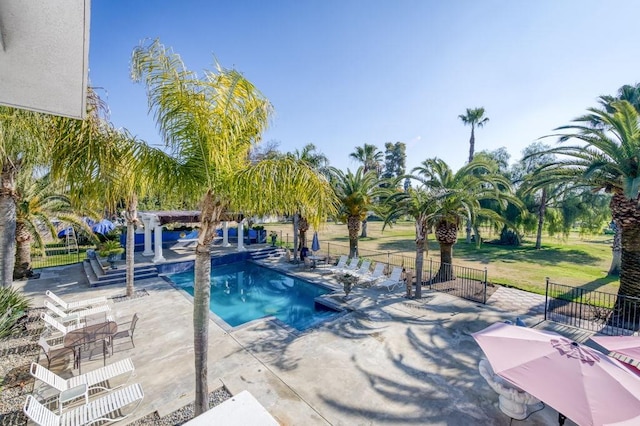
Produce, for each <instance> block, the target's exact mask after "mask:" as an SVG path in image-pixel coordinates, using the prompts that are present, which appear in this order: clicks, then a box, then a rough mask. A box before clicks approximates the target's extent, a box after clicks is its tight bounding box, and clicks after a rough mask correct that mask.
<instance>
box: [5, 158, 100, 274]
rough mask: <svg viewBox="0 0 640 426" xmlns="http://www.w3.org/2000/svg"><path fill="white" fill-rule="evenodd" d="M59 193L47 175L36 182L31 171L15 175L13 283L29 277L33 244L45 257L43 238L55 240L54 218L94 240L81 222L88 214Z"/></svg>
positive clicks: (56, 186)
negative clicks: (81, 231) (49, 237)
mask: <svg viewBox="0 0 640 426" xmlns="http://www.w3.org/2000/svg"><path fill="white" fill-rule="evenodd" d="M60 192H61V191H60V188H59V187H58V185H55V184H54V182H52V181H51V176H50V175H45V176H43V177H41V178H40V179H36V178H35V177H34V174H33V173H32V172H31V171H29V170H25V169H22V170H21V172H20V174H19V175H18V178H17V190H16V203H17V204H16V205H17V212H16V265H15V267H14V272H13V276H14V279H21V278H26V277H29V276H31V274H32V268H31V249H32V243H34V242H35V244H36V246H37V247H38V249H39V250H40V251H41V252H42V253H45V251H44V248H45V234H49V235H51V236H53V237H54V238H55V237H57V233H56V229H55V226H54V225H53V223H52V222H51V219H52V218H53V217H56V218H58V219H59V220H61V221H62V222H65V223H69V224H72V225H74V226H75V227H76V228H80V229H83V230H84V231H85V234H86V235H88V236H90V237H92V236H94V234H93V232H91V228H90V227H89V226H88V225H87V223H86V222H85V221H84V220H83V216H85V215H87V213H90V212H87V211H82V210H80V209H78V208H75V207H74V206H73V204H72V202H71V200H70V199H69V198H68V197H66V196H65V195H62V194H61V193H60ZM43 228H44V229H43Z"/></svg>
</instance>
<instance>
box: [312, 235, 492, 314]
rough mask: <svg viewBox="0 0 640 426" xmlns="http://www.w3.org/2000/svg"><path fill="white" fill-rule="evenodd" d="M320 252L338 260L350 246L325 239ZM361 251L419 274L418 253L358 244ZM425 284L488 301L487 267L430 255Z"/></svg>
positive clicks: (424, 271)
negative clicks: (447, 261)
mask: <svg viewBox="0 0 640 426" xmlns="http://www.w3.org/2000/svg"><path fill="white" fill-rule="evenodd" d="M320 253H321V254H322V255H324V256H327V258H328V259H329V260H330V261H331V260H334V261H335V260H336V259H337V258H339V257H340V256H342V255H348V254H349V246H345V245H342V244H336V243H325V244H322V245H321V249H320ZM358 254H359V257H360V258H361V259H368V260H370V261H371V262H376V263H378V262H383V263H385V264H386V265H387V269H388V270H390V269H391V268H392V267H393V266H399V267H402V268H403V269H404V270H405V271H412V272H413V274H412V275H413V277H414V278H415V271H416V258H415V256H405V255H403V254H398V253H392V252H389V251H387V252H383V251H377V250H366V249H361V248H358ZM422 285H423V288H428V289H431V290H436V291H441V292H446V293H449V294H452V295H454V296H457V297H461V298H463V299H468V300H472V301H474V302H479V303H486V302H487V270H486V268H485V269H484V270H481V269H473V268H467V267H464V266H456V265H449V264H444V265H442V264H441V263H440V262H439V261H436V260H433V259H432V258H428V259H425V260H424V263H423V265H422Z"/></svg>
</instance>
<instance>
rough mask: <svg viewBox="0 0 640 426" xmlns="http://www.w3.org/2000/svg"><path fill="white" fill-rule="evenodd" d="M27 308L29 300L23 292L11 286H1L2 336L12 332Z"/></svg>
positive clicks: (0, 318) (0, 312)
mask: <svg viewBox="0 0 640 426" xmlns="http://www.w3.org/2000/svg"><path fill="white" fill-rule="evenodd" d="M27 309H29V301H28V300H27V298H26V297H25V296H24V295H23V294H21V293H19V292H18V291H17V290H15V289H13V288H10V287H0V337H5V336H8V335H9V334H11V332H12V331H13V329H14V328H15V326H16V324H17V323H18V320H19V319H20V318H22V316H24V315H25V313H26V311H27Z"/></svg>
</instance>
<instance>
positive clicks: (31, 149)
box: [0, 106, 51, 287]
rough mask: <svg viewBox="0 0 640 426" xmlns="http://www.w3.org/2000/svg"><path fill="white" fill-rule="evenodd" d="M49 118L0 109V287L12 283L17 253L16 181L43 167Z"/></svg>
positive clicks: (47, 140) (29, 112)
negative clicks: (20, 175) (28, 170)
mask: <svg viewBox="0 0 640 426" xmlns="http://www.w3.org/2000/svg"><path fill="white" fill-rule="evenodd" d="M49 117H50V116H47V115H45V114H40V113H36V112H31V111H26V110H21V109H16V108H11V107H5V106H0V165H1V166H2V171H1V172H0V286H2V287H9V286H11V284H12V282H13V269H14V265H15V253H16V240H15V235H16V178H17V176H18V173H19V172H20V170H21V169H22V168H30V167H31V166H38V165H44V164H46V162H47V160H48V154H49V153H50V152H51V151H50V149H49V145H48V143H49V138H48V130H49Z"/></svg>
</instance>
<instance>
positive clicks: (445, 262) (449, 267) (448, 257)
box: [433, 243, 456, 283]
mask: <svg viewBox="0 0 640 426" xmlns="http://www.w3.org/2000/svg"><path fill="white" fill-rule="evenodd" d="M452 261H453V244H448V243H440V269H438V272H437V273H436V275H435V276H434V277H433V282H435V283H441V282H444V281H451V280H455V279H456V276H455V274H454V273H453V264H452V263H451V262H452Z"/></svg>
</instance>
